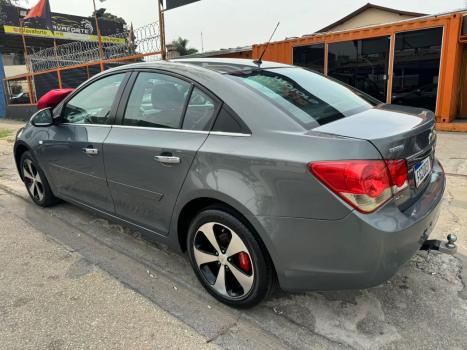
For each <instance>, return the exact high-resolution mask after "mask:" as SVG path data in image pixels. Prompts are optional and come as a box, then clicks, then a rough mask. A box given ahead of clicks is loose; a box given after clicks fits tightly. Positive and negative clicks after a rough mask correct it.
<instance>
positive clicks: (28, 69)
mask: <svg viewBox="0 0 467 350" xmlns="http://www.w3.org/2000/svg"><path fill="white" fill-rule="evenodd" d="M18 17H19V12H18ZM19 23H20V27H21V38H22V40H23V50H24V63H25V64H26V69H27V71H28V73H29V74H31V73H32V72H31V67H29V64H28V63H29V62H28V61H29V58H28V48H27V46H26V38H25V37H24V26H23V24H24V21H23V19H22V18H20V19H19ZM29 74H28V75H27V82H28V89H29V103H30V104H33V102H34V101H33V97H32V84H31V77H30V75H29Z"/></svg>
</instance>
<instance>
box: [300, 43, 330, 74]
mask: <svg viewBox="0 0 467 350" xmlns="http://www.w3.org/2000/svg"><path fill="white" fill-rule="evenodd" d="M293 64H294V65H296V66H300V67H305V68H309V69H312V70H315V71H317V72H320V73H324V44H314V45H307V46H297V47H294V48H293Z"/></svg>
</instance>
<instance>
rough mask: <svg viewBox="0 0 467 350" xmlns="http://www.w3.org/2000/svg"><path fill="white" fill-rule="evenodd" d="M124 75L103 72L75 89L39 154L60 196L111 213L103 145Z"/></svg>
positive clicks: (125, 75) (49, 131)
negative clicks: (104, 73)
mask: <svg viewBox="0 0 467 350" xmlns="http://www.w3.org/2000/svg"><path fill="white" fill-rule="evenodd" d="M127 78H128V75H127V74H126V73H118V74H112V75H106V76H104V77H102V78H100V79H98V80H97V81H94V82H92V83H90V84H89V85H87V86H85V87H83V88H82V89H80V90H79V91H77V92H76V93H75V94H73V96H72V97H71V98H70V99H69V100H68V101H66V103H65V104H64V105H63V107H62V108H61V109H60V111H58V114H59V115H58V116H57V119H56V123H55V124H54V125H52V126H51V127H50V128H49V129H48V133H49V137H48V140H45V141H43V146H42V148H41V149H42V151H41V153H42V154H41V156H42V157H43V158H45V159H46V162H44V163H45V164H47V165H46V167H47V170H48V176H49V177H50V179H51V182H52V184H53V186H54V191H56V192H57V193H56V194H57V195H58V196H59V197H62V198H64V199H68V200H75V201H78V202H80V203H83V204H86V205H89V206H92V207H94V208H96V209H100V210H103V211H106V212H110V213H113V212H114V207H113V202H112V199H111V196H110V191H109V189H108V187H107V181H106V175H105V168H104V161H103V152H102V144H103V142H104V140H105V138H106V137H107V136H108V134H109V132H110V130H111V125H112V120H113V117H114V114H115V110H116V106H117V105H118V104H117V103H116V99H117V96H118V95H119V94H120V93H121V90H122V88H123V85H124V82H125V81H126V79H127Z"/></svg>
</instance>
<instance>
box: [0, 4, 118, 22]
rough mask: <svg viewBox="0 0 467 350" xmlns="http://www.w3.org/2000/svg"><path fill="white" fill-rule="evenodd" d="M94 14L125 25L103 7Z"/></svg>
mask: <svg viewBox="0 0 467 350" xmlns="http://www.w3.org/2000/svg"><path fill="white" fill-rule="evenodd" d="M0 1H1V0H0ZM96 15H97V18H102V19H106V20H108V21H113V22H117V23H121V24H123V26H124V27H126V21H125V19H123V18H122V17H118V16H115V15H113V14H111V13H110V12H106V9H105V8H100V9H97V10H96V11H94V12H93V13H92V16H91V17H92V18H94V16H96Z"/></svg>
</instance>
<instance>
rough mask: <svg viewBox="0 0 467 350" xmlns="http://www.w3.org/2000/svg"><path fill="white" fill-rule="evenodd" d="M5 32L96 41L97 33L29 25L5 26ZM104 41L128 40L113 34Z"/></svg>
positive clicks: (120, 42) (114, 42)
mask: <svg viewBox="0 0 467 350" xmlns="http://www.w3.org/2000/svg"><path fill="white" fill-rule="evenodd" d="M3 29H4V30H5V34H14V35H21V33H23V34H24V35H25V36H36V37H42V38H55V39H66V40H79V41H96V42H97V40H98V39H97V35H88V34H79V33H69V32H52V31H51V30H48V29H35V28H27V27H23V28H21V27H15V26H7V25H5V26H3ZM102 42H103V43H111V44H125V43H126V40H125V39H124V38H114V37H111V36H103V37H102Z"/></svg>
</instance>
